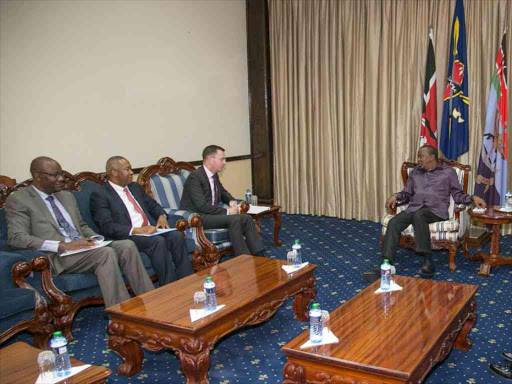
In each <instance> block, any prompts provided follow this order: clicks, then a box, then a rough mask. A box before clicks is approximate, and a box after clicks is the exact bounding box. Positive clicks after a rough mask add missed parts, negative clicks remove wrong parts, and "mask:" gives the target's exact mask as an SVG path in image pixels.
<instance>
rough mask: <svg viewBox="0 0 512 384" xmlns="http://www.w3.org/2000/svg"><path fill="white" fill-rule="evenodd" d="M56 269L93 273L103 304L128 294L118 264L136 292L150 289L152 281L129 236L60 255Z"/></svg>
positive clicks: (117, 301)
mask: <svg viewBox="0 0 512 384" xmlns="http://www.w3.org/2000/svg"><path fill="white" fill-rule="evenodd" d="M61 264H63V265H64V270H63V271H62V272H61V273H60V274H63V273H83V272H86V273H87V272H88V273H94V274H95V275H96V277H97V279H98V283H99V285H100V289H101V294H102V296H103V298H104V299H105V307H110V306H112V305H114V304H119V303H121V302H123V301H125V300H128V299H129V298H130V294H129V293H128V290H127V289H126V286H125V282H124V281H123V277H122V276H121V269H120V268H119V267H121V268H122V269H123V271H124V273H125V276H126V278H127V280H128V282H129V283H130V286H131V287H132V289H133V291H134V292H135V294H136V295H140V294H142V293H145V292H148V291H151V290H152V289H154V288H155V287H154V285H153V283H152V282H151V279H150V278H149V276H148V274H147V272H146V269H145V268H144V265H143V264H142V261H141V258H140V255H139V251H138V250H137V247H136V246H135V244H134V243H133V242H132V241H131V240H120V241H114V242H112V243H111V244H110V245H109V246H108V247H103V248H98V249H93V250H91V251H86V252H82V253H78V254H76V255H70V256H64V257H62V259H61Z"/></svg>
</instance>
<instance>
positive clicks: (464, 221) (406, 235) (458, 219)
mask: <svg viewBox="0 0 512 384" xmlns="http://www.w3.org/2000/svg"><path fill="white" fill-rule="evenodd" d="M438 161H439V162H440V163H442V164H446V165H449V166H451V167H453V169H454V170H455V172H456V173H457V178H458V180H459V183H460V184H461V186H462V190H463V191H464V193H467V191H468V179H469V173H470V172H471V166H469V165H463V164H459V163H457V162H455V161H450V160H446V159H439V160H438ZM417 165H418V164H416V163H410V162H404V163H403V164H402V170H401V172H402V180H403V183H404V185H405V183H406V182H407V179H408V177H409V173H410V172H411V170H412V169H413V168H415V167H416V166H417ZM406 208H407V204H403V205H400V204H398V205H397V207H396V208H395V209H393V210H392V212H391V214H387V215H385V216H384V218H383V220H382V236H381V245H382V244H383V241H384V236H385V234H386V230H387V226H388V223H389V221H390V220H391V219H392V218H393V216H395V215H396V214H397V213H399V212H402V211H404V210H405V209H406ZM465 209H466V207H465V206H464V205H455V203H454V201H453V199H452V198H451V197H450V207H449V208H448V215H449V218H448V220H445V221H440V222H437V223H433V224H430V238H431V246H432V249H433V250H440V249H448V251H449V256H448V260H449V265H450V271H452V272H453V271H455V254H456V253H457V248H458V247H459V246H460V245H462V251H463V253H464V256H465V257H468V255H469V250H468V247H467V237H468V228H469V217H468V216H467V214H466V212H465ZM399 246H400V247H403V248H408V249H414V248H415V242H414V230H413V228H412V225H410V226H409V227H407V228H406V229H405V230H404V231H403V232H402V234H401V236H400V244H399Z"/></svg>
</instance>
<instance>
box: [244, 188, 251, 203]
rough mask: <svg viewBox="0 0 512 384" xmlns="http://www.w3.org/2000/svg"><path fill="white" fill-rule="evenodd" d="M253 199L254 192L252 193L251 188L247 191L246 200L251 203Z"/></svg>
mask: <svg viewBox="0 0 512 384" xmlns="http://www.w3.org/2000/svg"><path fill="white" fill-rule="evenodd" d="M251 201H252V193H251V190H250V189H248V190H246V191H245V202H246V203H247V204H251Z"/></svg>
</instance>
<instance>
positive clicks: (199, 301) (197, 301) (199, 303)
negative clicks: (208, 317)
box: [194, 291, 206, 311]
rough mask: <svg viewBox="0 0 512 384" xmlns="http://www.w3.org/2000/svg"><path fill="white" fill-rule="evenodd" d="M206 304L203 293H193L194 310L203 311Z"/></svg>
mask: <svg viewBox="0 0 512 384" xmlns="http://www.w3.org/2000/svg"><path fill="white" fill-rule="evenodd" d="M205 304H206V294H205V293H204V292H203V291H199V292H196V293H194V309H196V310H199V311H204V308H205Z"/></svg>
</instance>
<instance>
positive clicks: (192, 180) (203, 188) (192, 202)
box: [180, 166, 235, 215]
mask: <svg viewBox="0 0 512 384" xmlns="http://www.w3.org/2000/svg"><path fill="white" fill-rule="evenodd" d="M213 179H214V181H215V190H216V192H215V197H216V198H215V200H216V201H215V204H214V205H212V190H211V187H210V180H208V175H207V174H206V171H205V170H204V167H203V166H200V167H199V168H197V169H196V170H195V171H194V172H192V173H191V174H190V175H188V177H187V181H186V182H185V186H184V187H183V195H182V196H181V202H180V209H185V210H187V211H194V212H199V213H201V214H208V215H226V214H227V210H226V209H225V208H221V207H219V206H218V204H219V201H222V202H223V203H225V204H229V202H230V201H231V200H235V198H234V197H233V196H231V194H230V193H229V192H228V191H226V190H225V189H224V187H223V186H222V183H221V182H220V180H219V175H218V174H215V175H214V176H213Z"/></svg>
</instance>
